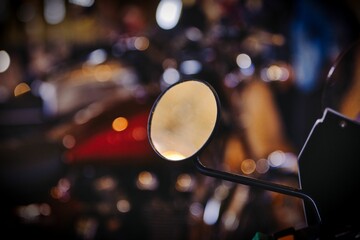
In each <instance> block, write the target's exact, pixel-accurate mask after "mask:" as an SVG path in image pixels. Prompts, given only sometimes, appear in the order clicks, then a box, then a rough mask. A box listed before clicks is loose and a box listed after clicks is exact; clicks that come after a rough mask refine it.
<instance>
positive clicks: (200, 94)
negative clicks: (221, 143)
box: [148, 80, 219, 161]
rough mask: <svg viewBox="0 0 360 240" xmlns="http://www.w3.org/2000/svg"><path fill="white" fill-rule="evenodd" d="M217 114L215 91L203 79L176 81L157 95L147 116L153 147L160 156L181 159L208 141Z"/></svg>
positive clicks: (192, 154)
mask: <svg viewBox="0 0 360 240" xmlns="http://www.w3.org/2000/svg"><path fill="white" fill-rule="evenodd" d="M218 115H219V102H218V98H217V95H216V93H215V92H214V91H213V89H212V88H211V87H210V85H208V84H207V83H206V82H202V81H198V80H188V81H183V82H180V83H177V84H175V85H173V86H171V87H170V88H169V89H167V90H166V91H165V92H164V93H163V94H162V95H160V96H159V98H158V99H157V101H156V102H155V104H154V105H153V108H152V112H151V114H150V117H149V124H148V134H149V141H150V144H151V145H152V147H153V149H154V150H155V151H156V152H157V153H158V154H159V155H160V156H161V157H163V158H165V159H167V160H172V161H178V160H184V159H187V158H190V157H192V156H194V155H195V154H196V153H198V152H199V151H200V150H201V149H202V148H203V147H204V146H205V145H206V143H207V142H208V140H209V138H210V137H211V135H212V133H213V132H214V130H215V126H216V123H217V120H218Z"/></svg>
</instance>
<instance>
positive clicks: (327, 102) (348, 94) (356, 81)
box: [323, 40, 360, 121]
mask: <svg viewBox="0 0 360 240" xmlns="http://www.w3.org/2000/svg"><path fill="white" fill-rule="evenodd" d="M323 107H324V108H331V109H333V110H335V111H338V112H339V113H341V114H343V115H345V116H346V117H348V118H350V119H352V120H355V121H360V40H359V41H357V42H355V43H354V44H353V45H351V46H350V47H349V48H348V49H346V50H345V51H344V52H343V53H342V54H341V55H340V56H339V58H338V59H337V61H336V62H335V64H334V65H333V66H332V68H331V69H330V71H329V74H328V77H327V81H326V85H325V88H324V92H323Z"/></svg>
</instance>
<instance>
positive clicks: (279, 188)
mask: <svg viewBox="0 0 360 240" xmlns="http://www.w3.org/2000/svg"><path fill="white" fill-rule="evenodd" d="M194 163H195V166H196V168H197V169H198V170H199V171H200V173H202V174H204V175H207V176H210V177H215V178H220V179H223V180H226V181H231V182H235V183H240V184H244V185H248V186H252V187H259V188H262V189H265V190H269V191H273V192H277V193H282V194H286V195H290V196H294V197H298V198H302V199H303V200H306V201H308V202H309V203H310V204H311V206H312V207H313V209H314V211H315V215H316V220H317V222H318V224H321V217H320V213H319V211H318V208H317V206H316V204H315V202H314V200H313V199H312V198H311V197H310V196H309V195H307V194H305V193H304V192H302V191H301V190H300V189H296V188H291V187H287V186H283V185H279V184H275V183H271V182H265V181H262V180H259V179H255V178H249V177H245V176H241V175H237V174H232V173H229V172H223V171H219V170H215V169H210V168H207V167H205V166H204V165H203V164H202V162H201V161H200V159H199V157H196V158H194Z"/></svg>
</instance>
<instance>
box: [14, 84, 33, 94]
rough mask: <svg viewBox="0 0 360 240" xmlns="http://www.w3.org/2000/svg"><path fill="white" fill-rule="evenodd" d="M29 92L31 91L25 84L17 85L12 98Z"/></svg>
mask: <svg viewBox="0 0 360 240" xmlns="http://www.w3.org/2000/svg"><path fill="white" fill-rule="evenodd" d="M30 90H31V89H30V87H29V85H27V84H26V83H19V84H18V85H17V86H16V87H15V89H14V96H15V97H17V96H20V95H21V94H24V93H26V92H29V91H30Z"/></svg>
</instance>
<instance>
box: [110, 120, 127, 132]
mask: <svg viewBox="0 0 360 240" xmlns="http://www.w3.org/2000/svg"><path fill="white" fill-rule="evenodd" d="M128 125H129V122H128V120H127V119H126V118H124V117H118V118H115V119H114V121H113V122H112V128H113V129H114V130H115V131H117V132H121V131H124V130H125V129H126V128H127V127H128Z"/></svg>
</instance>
